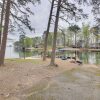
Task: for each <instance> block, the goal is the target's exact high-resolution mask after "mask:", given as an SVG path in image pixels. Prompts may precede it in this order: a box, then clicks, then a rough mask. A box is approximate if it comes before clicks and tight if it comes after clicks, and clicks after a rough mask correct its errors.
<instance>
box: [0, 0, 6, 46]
mask: <svg viewBox="0 0 100 100" xmlns="http://www.w3.org/2000/svg"><path fill="white" fill-rule="evenodd" d="M4 10H5V0H3V4H2V10H1V19H0V46H1V41H2V26H3V18H4Z"/></svg>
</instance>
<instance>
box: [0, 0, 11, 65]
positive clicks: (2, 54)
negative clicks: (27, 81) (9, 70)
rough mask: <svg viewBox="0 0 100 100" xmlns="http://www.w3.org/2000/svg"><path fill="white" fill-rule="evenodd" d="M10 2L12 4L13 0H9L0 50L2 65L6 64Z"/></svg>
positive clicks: (0, 63) (0, 62)
mask: <svg viewBox="0 0 100 100" xmlns="http://www.w3.org/2000/svg"><path fill="white" fill-rule="evenodd" d="M10 4H11V0H7V4H6V12H5V24H4V31H3V38H2V45H1V50H0V66H1V65H3V64H4V57H5V50H6V42H7V34H8V26H9V17H10Z"/></svg>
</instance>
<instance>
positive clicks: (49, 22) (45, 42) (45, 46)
mask: <svg viewBox="0 0 100 100" xmlns="http://www.w3.org/2000/svg"><path fill="white" fill-rule="evenodd" d="M54 1H55V0H52V4H51V10H50V16H49V21H48V26H47V31H46V34H45V41H44V55H43V61H45V60H46V54H47V41H48V34H49V30H50V24H51V19H52V12H53V7H54Z"/></svg>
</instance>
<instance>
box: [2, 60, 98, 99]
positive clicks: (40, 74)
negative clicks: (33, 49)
mask: <svg viewBox="0 0 100 100" xmlns="http://www.w3.org/2000/svg"><path fill="white" fill-rule="evenodd" d="M49 62H50V60H49V59H47V61H45V62H43V61H42V60H41V59H34V60H32V59H26V60H23V59H9V60H6V63H5V66H4V67H0V100H67V99H66V98H68V100H100V96H99V94H98V93H99V92H100V66H99V65H98V66H96V65H90V64H83V65H81V66H79V65H77V64H74V63H70V62H68V61H62V60H60V59H56V63H57V64H58V65H59V67H50V66H48V65H49ZM90 83H91V84H92V85H93V86H92V85H91V84H90ZM78 90H79V91H78ZM84 91H85V92H84ZM93 91H94V92H93ZM79 92H80V93H79ZM59 94H60V95H59ZM91 95H94V98H93V96H91ZM82 96H83V99H82V98H81V97H82ZM74 98H75V99H74Z"/></svg>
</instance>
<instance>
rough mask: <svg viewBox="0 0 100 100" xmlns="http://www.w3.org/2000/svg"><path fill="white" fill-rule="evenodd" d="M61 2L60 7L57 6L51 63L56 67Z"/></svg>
mask: <svg viewBox="0 0 100 100" xmlns="http://www.w3.org/2000/svg"><path fill="white" fill-rule="evenodd" d="M61 1H62V0H58V6H57V13H56V19H55V27H54V37H53V47H52V53H51V62H50V65H51V66H55V55H56V40H57V30H58V21H59V14H60V7H61Z"/></svg>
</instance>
